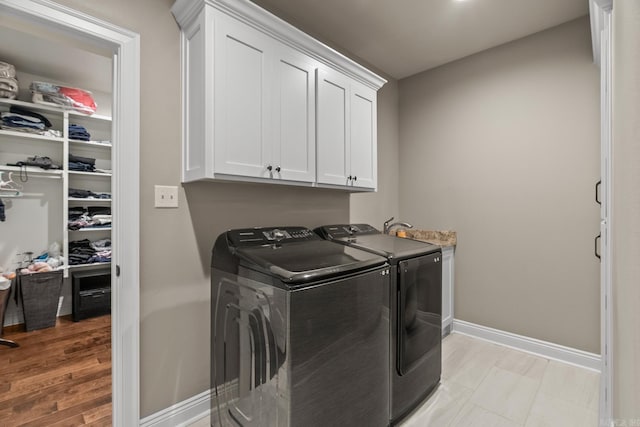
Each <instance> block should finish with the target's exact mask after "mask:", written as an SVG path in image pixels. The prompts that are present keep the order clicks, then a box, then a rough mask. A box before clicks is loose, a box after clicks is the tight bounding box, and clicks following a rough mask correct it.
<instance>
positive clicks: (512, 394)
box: [191, 333, 600, 427]
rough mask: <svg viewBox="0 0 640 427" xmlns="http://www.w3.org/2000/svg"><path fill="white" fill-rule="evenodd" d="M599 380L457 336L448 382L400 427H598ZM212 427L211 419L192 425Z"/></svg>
mask: <svg viewBox="0 0 640 427" xmlns="http://www.w3.org/2000/svg"><path fill="white" fill-rule="evenodd" d="M599 379H600V378H599V374H598V373H597V372H593V371H590V370H587V369H582V368H578V367H575V366H572V365H568V364H565V363H561V362H556V361H553V360H548V359H545V358H542V357H537V356H532V355H530V354H527V353H523V352H520V351H517V350H513V349H510V348H507V347H503V346H500V345H497V344H492V343H490V342H486V341H483V340H479V339H476V338H472V337H469V336H466V335H462V334H457V333H453V334H451V335H449V336H447V337H446V338H445V339H444V340H443V342H442V383H441V384H440V386H439V387H438V389H437V390H436V391H435V392H434V393H432V395H431V396H430V397H429V398H428V399H427V400H426V401H425V402H424V403H423V404H422V405H421V406H419V407H418V408H416V409H415V410H414V411H413V413H411V414H410V415H409V417H408V418H406V419H405V420H404V421H403V422H402V423H401V424H400V427H427V426H428V427H547V426H548V427H597V425H598V398H599V396H598V382H599ZM206 426H209V417H206V418H203V419H201V420H199V421H197V422H196V423H194V424H191V427H206ZM354 427H356V426H354Z"/></svg>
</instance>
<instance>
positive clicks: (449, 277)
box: [442, 247, 454, 333]
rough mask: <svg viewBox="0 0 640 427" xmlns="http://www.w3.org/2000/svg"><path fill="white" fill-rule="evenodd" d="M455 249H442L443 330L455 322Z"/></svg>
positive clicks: (444, 331)
mask: <svg viewBox="0 0 640 427" xmlns="http://www.w3.org/2000/svg"><path fill="white" fill-rule="evenodd" d="M453 265H454V264H453V248H451V247H449V248H443V249H442V330H443V333H448V332H449V331H448V329H447V327H448V326H449V325H450V324H451V323H452V322H453Z"/></svg>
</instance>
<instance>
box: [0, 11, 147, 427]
mask: <svg viewBox="0 0 640 427" xmlns="http://www.w3.org/2000/svg"><path fill="white" fill-rule="evenodd" d="M0 13H2V14H5V13H7V14H11V15H14V16H17V17H19V18H21V19H24V20H26V21H28V22H32V23H36V24H41V25H44V26H47V27H50V28H55V29H57V30H61V31H62V32H63V33H65V34H67V35H70V36H73V37H76V38H80V39H82V40H83V41H86V42H89V43H91V44H94V45H96V46H100V47H103V48H108V49H110V50H111V51H112V52H113V105H112V119H113V121H112V132H113V133H112V139H113V141H115V142H116V143H115V144H113V148H112V154H111V155H112V160H113V166H112V168H113V175H112V178H111V191H112V199H113V201H112V206H111V210H112V213H113V218H114V221H113V227H112V232H111V240H112V245H113V247H114V248H115V250H114V251H113V257H112V262H111V277H112V300H111V307H112V310H111V312H112V315H111V345H112V349H111V351H112V372H111V376H112V403H113V425H114V426H135V425H138V424H139V421H140V392H139V389H140V372H139V371H140V369H139V348H140V345H139V343H140V322H139V319H140V303H139V301H140V289H139V259H140V257H139V253H140V250H139V247H140V221H139V218H140V206H139V203H140V197H139V194H140V182H139V169H140V162H139V157H140V156H139V147H140V129H139V128H140V36H139V35H138V34H136V33H134V32H131V31H129V30H126V29H124V28H121V27H118V26H115V25H113V24H110V23H108V22H105V21H102V20H100V19H96V18H94V17H92V16H89V15H86V14H84V13H82V12H78V11H76V10H73V9H70V8H68V7H66V6H62V5H59V4H56V3H54V2H52V1H50V0H0ZM125 141H126V144H125V143H120V142H125Z"/></svg>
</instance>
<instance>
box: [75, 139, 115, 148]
mask: <svg viewBox="0 0 640 427" xmlns="http://www.w3.org/2000/svg"><path fill="white" fill-rule="evenodd" d="M69 144H75V145H79V146H82V145H85V146H90V147H91V148H96V147H98V148H111V147H113V144H105V143H102V142H94V141H80V140H77V139H69Z"/></svg>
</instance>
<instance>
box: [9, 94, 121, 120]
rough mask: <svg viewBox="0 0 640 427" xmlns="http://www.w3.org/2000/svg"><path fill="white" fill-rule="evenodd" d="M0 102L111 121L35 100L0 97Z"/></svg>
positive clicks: (107, 117)
mask: <svg viewBox="0 0 640 427" xmlns="http://www.w3.org/2000/svg"><path fill="white" fill-rule="evenodd" d="M0 104H5V105H15V106H17V107H22V108H27V109H29V110H35V111H44V112H49V113H56V114H64V113H69V115H70V116H73V117H74V118H85V119H90V120H91V119H96V120H103V121H108V122H110V121H111V117H110V116H103V115H101V114H91V115H89V114H83V113H81V112H79V111H76V110H73V109H69V108H63V107H62V106H58V105H49V104H38V103H36V102H26V101H18V100H16V99H0Z"/></svg>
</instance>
